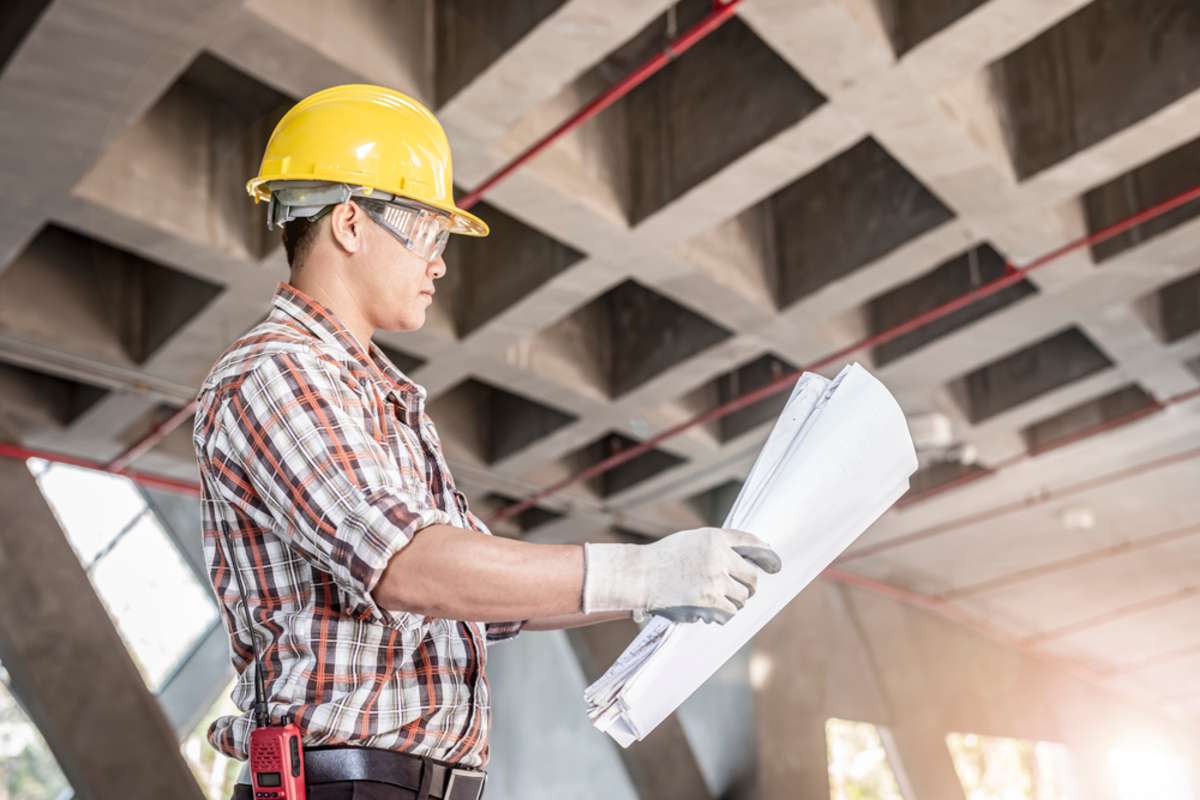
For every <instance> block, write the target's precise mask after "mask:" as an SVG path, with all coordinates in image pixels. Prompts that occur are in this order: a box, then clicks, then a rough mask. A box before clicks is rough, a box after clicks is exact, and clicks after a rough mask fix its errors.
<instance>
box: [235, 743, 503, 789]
mask: <svg viewBox="0 0 1200 800" xmlns="http://www.w3.org/2000/svg"><path fill="white" fill-rule="evenodd" d="M242 775H243V778H242V779H241V780H240V781H239V782H240V783H243V784H246V783H248V780H246V776H247V773H246V772H245V771H243V773H242ZM486 780H487V773H486V772H483V771H482V770H472V769H462V768H461V767H455V766H454V765H452V764H446V763H443V762H441V761H434V760H433V759H429V758H419V757H417V756H412V755H408V754H407V753H397V752H396V751H395V750H380V749H378V748H374V747H323V748H321V747H314V748H312V749H308V748H305V750H304V782H305V783H306V784H308V785H310V786H311V785H313V784H318V783H337V782H339V781H375V782H376V783H388V784H391V785H392V786H398V787H400V788H401V789H408V790H409V791H411V792H413V793H414V794H415V795H416V796H417V798H418V800H425V799H426V798H429V797H432V798H436V800H479V798H480V797H482V796H483V785H484V783H485V782H486Z"/></svg>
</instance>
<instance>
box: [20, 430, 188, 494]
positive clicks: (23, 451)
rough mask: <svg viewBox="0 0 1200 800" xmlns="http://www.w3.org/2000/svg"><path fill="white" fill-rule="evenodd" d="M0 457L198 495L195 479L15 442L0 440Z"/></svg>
mask: <svg viewBox="0 0 1200 800" xmlns="http://www.w3.org/2000/svg"><path fill="white" fill-rule="evenodd" d="M0 458H14V459H19V460H21V461H24V460H26V459H29V458H40V459H42V460H43V461H52V462H54V463H55V464H69V465H71V466H73V467H84V468H85V469H93V470H96V471H97V472H107V473H110V474H112V475H120V476H121V477H123V478H128V479H129V480H131V481H133V482H134V483H137V484H140V485H141V486H145V487H147V488H149V489H163V490H165V491H169V492H178V493H179V494H190V495H196V496H199V494H200V484H199V483H196V482H195V481H185V480H180V479H179V478H171V477H168V476H166V475H155V474H154V473H151V472H140V471H135V470H123V471H118V470H115V469H112V468H111V467H110V466H109V465H108V464H103V463H101V462H99V461H95V460H93V459H90V458H81V457H80V456H71V455H67V454H65V453H55V452H53V451H51V450H38V449H36V448H31V447H21V446H19V445H15V444H6V443H5V442H0Z"/></svg>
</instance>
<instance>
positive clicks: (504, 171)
mask: <svg viewBox="0 0 1200 800" xmlns="http://www.w3.org/2000/svg"><path fill="white" fill-rule="evenodd" d="M741 2H742V0H729V2H724V1H723V0H714V2H713V8H712V11H710V12H709V13H708V14H707V15H706V16H705V17H704V18H703V19H702V20H700V21H699V22H697V23H696V24H695V25H693V26H692V27H691V28H689V29H688V30H686V31H684V32H683V33H682V34H680V35H679V36H677V37H676V38H675V39H673V40H671V42H669V43H668V44H667V46H666V47H665V48H664V49H663V50H662V52H660V53H658V54H657V55H654V56H652V57H651V58H649V59H648V60H646V61H645V62H644V63H643V64H642V65H641V66H639V67H638V68H637V69H635V70H634V71H633V72H631V73H629V75H627V76H625V78H623V79H622V80H621V81H619V82H618V83H616V84H614V85H613V86H611V87H610V88H608V89H607V90H605V91H604V92H603V93H602V94H601V95H600V96H599V97H597V98H596V99H594V100H592V101H591V102H590V103H588V104H587V105H586V106H584V107H583V108H581V109H580V110H579V111H577V112H576V113H575V114H573V115H571V116H570V117H568V118H567V119H566V120H565V121H563V122H562V124H560V125H559V126H558V127H556V128H555V129H554V130H552V131H550V132H549V133H547V134H546V135H545V136H543V137H542V138H541V139H538V140H537V141H536V142H534V143H533V144H532V145H530V146H529V147H528V148H526V149H525V150H524V151H523V152H522V153H521V154H520V155H518V156H517V157H516V158H514V159H513V160H512V161H510V162H508V163H507V164H505V165H504V166H503V167H501V168H500V169H498V170H497V171H496V172H495V173H493V174H492V175H491V176H489V177H488V178H487V179H486V180H484V182H483V183H481V184H479V186H477V187H476V188H475V189H473V190H472V191H471V192H470V193H469V194H467V195H466V196H464V197H463V198H462V199H460V200H459V201H458V205H459V207H460V208H464V209H469V208H471V207H472V206H474V205H475V204H476V203H478V202H479V201H480V200H481V199H482V198H483V195H484V194H486V193H487V192H488V191H490V190H491V189H492V188H493V187H494V186H495V185H496V184H498V183H500V182H501V181H502V180H504V179H505V178H507V177H508V176H509V175H511V174H512V173H513V172H515V171H516V170H517V169H519V168H520V167H521V166H523V165H524V164H525V163H526V162H528V161H529V160H530V159H532V158H533V157H534V156H536V155H537V154H538V153H540V152H542V151H543V150H545V149H546V148H547V147H549V146H550V145H552V144H554V142H556V141H557V140H559V139H561V138H562V137H563V136H566V135H567V134H568V133H570V132H571V131H573V130H575V129H576V128H578V127H579V126H580V125H582V124H583V123H585V122H587V121H588V120H589V119H591V118H592V117H594V116H596V115H597V114H599V113H600V112H601V111H603V110H604V109H606V108H608V107H609V106H611V105H612V104H613V103H615V102H617V101H618V100H620V99H621V98H622V97H624V96H625V95H627V94H629V93H630V92H631V91H633V90H634V89H635V88H637V87H638V86H640V85H641V84H643V83H645V82H646V80H648V79H649V78H650V77H651V76H652V75H654V73H656V72H658V71H659V70H661V69H662V68H663V67H665V66H666V65H667V64H669V63H671V62H672V61H673V60H675V59H676V58H677V57H679V56H680V55H681V54H682V53H684V52H685V51H686V50H688V49H689V48H691V47H692V45H694V44H696V43H697V42H699V41H700V40H701V39H703V38H704V37H706V36H708V35H709V34H710V33H712V32H713V31H715V30H716V29H717V28H719V27H720V26H721V25H722V24H723V23H724V22H725V21H726V20H728V19H729V18H730V17H732V16H733V13H734V11H736V10H737V7H738V5H740V4H741ZM195 411H196V403H195V401H193V402H192V403H190V404H188V405H187V406H184V407H183V408H181V409H180V410H179V412H178V413H176V414H175V415H174V416H172V417H170V418H169V419H167V420H165V421H164V422H162V423H161V424H159V425H157V426H155V428H154V430H152V431H151V432H150V433H149V435H147V436H146V437H145V438H144V439H141V440H140V441H137V442H134V443H133V444H132V445H131V446H130V447H129V448H128V449H127V450H126V451H125V452H123V453H121V455H119V456H117V457H116V458H115V459H113V461H112V462H110V463H109V464H108V470H109V471H111V472H118V473H120V472H122V471H123V470H124V469H125V468H126V467H128V466H129V465H130V464H132V463H133V462H134V461H136V460H137V459H138V458H139V457H141V456H143V455H145V454H146V453H147V452H148V451H149V450H151V449H152V448H153V447H154V446H155V445H157V444H158V443H159V442H161V441H162V440H163V439H165V438H166V437H167V436H169V435H170V434H171V432H172V431H174V430H175V429H176V428H178V427H179V426H180V425H182V424H183V423H184V422H186V421H187V420H188V419H189V418H190V417H191V416H192V414H193V413H195Z"/></svg>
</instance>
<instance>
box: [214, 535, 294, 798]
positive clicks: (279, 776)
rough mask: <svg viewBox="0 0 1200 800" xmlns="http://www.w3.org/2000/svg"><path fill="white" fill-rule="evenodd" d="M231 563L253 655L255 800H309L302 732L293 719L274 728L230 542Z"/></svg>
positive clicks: (251, 756) (240, 575)
mask: <svg viewBox="0 0 1200 800" xmlns="http://www.w3.org/2000/svg"><path fill="white" fill-rule="evenodd" d="M229 561H230V566H232V567H233V575H234V577H235V578H237V584H238V590H239V591H240V592H241V593H242V611H243V612H245V615H246V631H247V633H248V634H249V636H250V650H251V652H253V653H254V728H253V729H252V730H251V731H250V747H249V750H250V780H251V782H252V785H253V787H254V797H255V800H261V799H262V798H267V800H306V794H307V792H306V788H305V784H304V746H303V744H301V742H300V728H298V727H297V726H296V723H295V722H293V721H292V720H290V719H287V720H284V724H282V725H272V724H271V714H270V711H269V710H268V708H267V690H266V687H265V686H264V684H263V665H262V656H261V655H260V654H259V651H258V640H257V639H255V637H254V622H253V620H251V618H250V606H249V601H248V597H249V595H247V594H246V584H245V583H243V582H242V573H241V571H240V570H239V569H238V567H237V563H236V562H235V560H234V557H233V542H232V541H230V542H229Z"/></svg>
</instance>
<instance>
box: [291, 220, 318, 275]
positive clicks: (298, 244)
mask: <svg viewBox="0 0 1200 800" xmlns="http://www.w3.org/2000/svg"><path fill="white" fill-rule="evenodd" d="M319 225H320V220H318V221H317V222H313V221H312V220H310V219H305V218H302V217H301V218H297V219H293V220H289V221H287V222H285V223H284V224H283V250H284V252H285V253H286V254H287V262H288V266H289V267H291V268H292V271H293V272H295V271H296V270H297V269H298V268H299V267H300V265H301V264H302V263H303V262H304V259H305V258H307V257H308V251H309V250H312V246H313V242H315V241H316V239H317V228H318V227H319Z"/></svg>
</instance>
